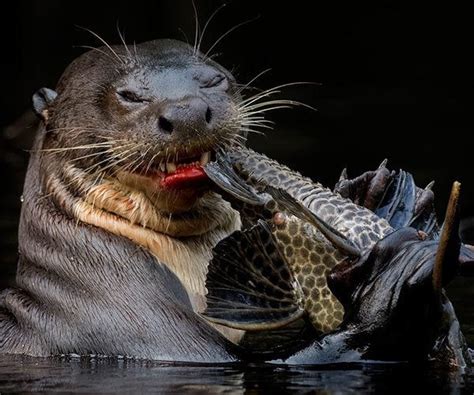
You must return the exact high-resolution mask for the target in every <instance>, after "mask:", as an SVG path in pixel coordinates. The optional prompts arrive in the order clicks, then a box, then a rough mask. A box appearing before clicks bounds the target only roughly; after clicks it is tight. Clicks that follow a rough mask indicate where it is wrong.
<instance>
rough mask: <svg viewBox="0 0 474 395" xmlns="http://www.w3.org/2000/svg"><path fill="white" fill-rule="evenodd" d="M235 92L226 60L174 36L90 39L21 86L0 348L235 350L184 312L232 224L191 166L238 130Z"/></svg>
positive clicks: (217, 357)
mask: <svg viewBox="0 0 474 395" xmlns="http://www.w3.org/2000/svg"><path fill="white" fill-rule="evenodd" d="M238 97H239V94H238V90H237V88H236V86H235V81H234V78H233V77H232V75H231V74H230V73H229V72H228V71H227V70H225V69H224V68H223V67H221V66H220V65H218V64H217V63H215V62H214V61H212V60H210V59H208V58H206V57H204V56H203V55H201V54H200V53H198V52H196V51H195V50H194V49H193V48H192V47H191V46H189V45H187V44H185V43H182V42H179V41H173V40H156V41H151V42H146V43H143V44H140V45H137V46H136V47H135V48H133V49H130V50H129V49H128V48H127V47H125V46H120V47H119V46H117V47H113V48H112V47H104V48H99V49H97V50H92V51H89V52H87V53H85V54H83V55H82V56H80V57H79V58H77V59H76V60H75V61H73V62H72V64H71V65H70V66H69V67H68V68H67V69H66V70H65V72H64V74H63V75H62V77H61V79H60V81H59V83H58V85H57V88H56V91H53V90H50V89H46V88H43V89H41V90H40V91H38V92H37V93H36V94H35V95H34V97H33V106H34V110H35V111H36V113H37V114H38V115H39V116H40V118H41V121H42V122H41V125H40V127H39V130H38V132H37V138H36V142H35V144H34V147H33V153H32V156H31V159H30V163H29V167H28V172H27V176H26V182H25V186H24V193H23V199H24V200H23V207H22V213H21V220H20V230H19V256H20V257H19V262H18V272H17V278H16V282H17V285H18V288H16V289H9V290H6V291H4V292H3V293H2V294H1V297H0V350H1V351H2V352H7V353H25V354H30V355H38V356H44V355H51V354H60V353H71V352H75V353H79V354H84V353H91V352H94V353H101V354H107V355H117V354H123V355H129V356H136V357H144V358H153V359H162V360H181V361H187V360H192V361H229V360H233V359H234V356H233V352H232V344H231V343H230V342H229V341H227V340H226V339H225V338H224V337H223V336H221V335H220V334H219V333H218V332H216V331H215V330H214V329H213V328H212V327H210V326H209V325H208V324H207V323H205V322H204V321H203V320H202V319H201V318H199V317H198V316H197V315H196V314H195V313H196V312H198V311H200V310H202V309H203V308H204V307H205V306H204V304H203V303H204V298H203V297H204V281H205V273H206V265H207V262H208V261H209V259H210V251H211V247H212V246H214V245H215V244H216V243H217V241H219V240H220V239H222V238H223V237H225V236H226V235H228V234H229V233H231V232H232V231H233V230H235V229H237V228H238V227H239V226H240V220H239V216H238V214H237V213H236V212H235V211H233V210H232V209H231V208H230V206H229V205H228V204H227V203H226V202H224V201H223V200H222V198H221V197H220V196H218V195H217V194H214V193H211V192H209V190H208V189H209V188H208V186H207V185H206V176H205V174H204V172H203V171H202V167H201V165H203V164H205V163H207V162H208V161H209V160H210V158H211V155H212V153H213V152H214V151H215V150H216V149H217V148H218V147H221V148H222V147H225V146H226V145H229V144H232V143H233V142H234V141H237V140H238V139H239V136H240V135H239V133H240V123H239V122H241V121H240V118H239V116H238V115H239V112H238ZM226 334H227V337H231V338H234V339H237V338H238V337H239V333H238V332H237V331H234V332H233V333H230V332H228V331H227V332H226Z"/></svg>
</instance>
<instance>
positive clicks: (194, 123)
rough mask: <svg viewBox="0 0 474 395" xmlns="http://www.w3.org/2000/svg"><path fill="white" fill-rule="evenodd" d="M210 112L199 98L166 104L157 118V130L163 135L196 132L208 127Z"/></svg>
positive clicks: (210, 117)
mask: <svg viewBox="0 0 474 395" xmlns="http://www.w3.org/2000/svg"><path fill="white" fill-rule="evenodd" d="M211 121H212V111H211V109H210V108H209V106H208V105H207V103H206V102H205V101H204V100H202V99H201V98H199V97H192V98H188V99H186V100H180V101H179V102H174V103H169V104H167V105H166V106H165V107H164V108H163V110H162V111H161V113H160V115H159V116H158V129H159V131H160V132H162V133H164V134H171V133H174V132H178V133H179V132H181V133H182V132H193V131H194V132H196V131H199V130H203V129H206V128H208V127H209V124H210V123H211Z"/></svg>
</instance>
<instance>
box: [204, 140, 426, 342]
mask: <svg viewBox="0 0 474 395" xmlns="http://www.w3.org/2000/svg"><path fill="white" fill-rule="evenodd" d="M205 171H206V173H207V175H208V176H209V178H210V179H211V180H212V181H214V182H215V183H216V185H217V186H218V187H219V188H220V190H221V192H223V194H224V195H227V197H228V198H229V200H230V201H231V203H232V205H233V207H234V208H236V209H237V210H238V211H239V212H240V215H241V218H242V223H243V228H242V229H241V230H239V231H236V232H234V233H233V234H232V235H230V236H229V237H228V238H226V239H224V240H222V241H221V242H220V243H219V244H218V245H217V246H216V247H215V248H214V251H213V259H212V260H211V262H210V265H209V272H208V276H207V280H206V287H207V290H208V294H207V309H206V311H205V312H204V316H205V317H206V318H207V319H209V320H211V321H214V322H218V323H220V324H223V325H227V326H231V327H234V328H239V329H245V330H268V329H274V328H278V327H281V326H285V325H288V324H289V323H290V322H292V321H294V320H296V319H298V318H300V317H302V316H303V315H306V317H307V318H308V320H309V322H310V323H311V324H312V326H313V327H314V328H315V329H316V331H317V332H319V333H321V334H325V333H328V332H331V331H334V330H335V329H337V328H338V327H339V325H340V324H341V323H342V322H343V319H344V314H345V309H344V307H343V305H342V304H341V302H340V300H338V298H337V297H336V296H335V295H334V293H333V292H332V290H331V288H330V286H329V284H328V277H329V274H330V273H331V272H332V271H333V270H334V269H335V268H336V267H337V266H338V265H339V264H341V263H342V262H345V261H347V262H349V263H351V262H355V261H357V260H358V259H359V258H360V257H362V256H363V255H367V254H368V253H370V251H371V250H372V248H373V247H374V245H375V244H376V243H377V242H378V241H380V240H381V239H383V238H384V237H386V236H387V235H389V234H391V233H393V232H394V231H395V230H396V228H400V227H402V226H407V225H409V224H412V223H413V221H414V220H415V219H416V220H417V221H418V222H419V223H420V224H421V225H423V226H424V227H425V228H427V227H429V228H430V229H432V230H433V229H434V225H433V221H435V218H434V220H433V216H432V215H431V214H432V210H431V207H430V202H425V204H424V205H420V204H419V203H420V200H421V198H422V197H423V198H425V197H426V196H425V195H424V194H423V193H422V192H423V190H421V189H420V188H417V187H416V186H415V184H414V181H413V178H412V176H411V175H410V174H408V173H406V172H403V171H400V172H399V173H398V174H397V175H394V174H390V172H388V170H387V169H386V168H385V167H384V166H383V167H381V168H379V171H378V172H376V175H375V176H374V179H375V180H376V181H377V176H384V177H385V176H387V175H390V177H385V178H386V180H385V181H388V180H389V178H390V181H391V183H389V182H385V183H384V184H383V185H382V187H381V188H380V185H378V184H377V185H376V186H378V187H379V188H378V189H379V190H380V191H381V192H383V194H382V196H381V198H380V203H379V205H378V207H376V210H374V211H376V212H377V210H378V212H380V213H383V216H384V218H382V217H379V216H378V215H377V214H376V213H375V212H374V211H372V210H370V209H368V208H366V207H362V206H360V205H358V204H355V203H354V202H353V201H352V200H350V199H348V198H347V197H344V196H341V194H339V193H338V192H337V191H331V190H330V189H329V188H325V187H323V186H322V185H321V184H319V183H315V182H313V181H312V180H311V179H309V178H306V177H303V176H302V175H301V174H299V173H297V172H294V171H292V170H290V169H289V168H288V167H286V166H284V165H282V164H280V163H278V162H276V161H274V160H272V159H269V158H268V157H266V156H265V155H263V154H259V153H256V152H255V151H252V150H250V149H245V148H243V149H239V150H238V151H232V152H228V153H226V156H225V157H221V159H220V160H219V159H218V161H217V162H214V163H210V164H209V165H208V166H206V168H205ZM349 186H352V185H349ZM356 186H357V184H356ZM390 188H391V189H390ZM342 189H343V188H342ZM349 189H351V188H349ZM380 191H379V192H380ZM425 200H426V199H425ZM417 204H418V205H417ZM420 207H421V208H420ZM425 208H428V209H427V210H425ZM425 211H426V212H429V214H430V215H429V216H428V217H426V216H425ZM425 217H426V218H425ZM282 218H283V219H282ZM386 218H387V219H386ZM427 218H428V219H427ZM276 219H278V220H276ZM389 220H391V221H392V222H393V224H394V225H395V226H392V225H391V223H392V222H389ZM421 225H420V226H421Z"/></svg>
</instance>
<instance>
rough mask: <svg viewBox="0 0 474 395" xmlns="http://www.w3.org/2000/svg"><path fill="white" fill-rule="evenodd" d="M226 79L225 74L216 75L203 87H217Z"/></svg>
mask: <svg viewBox="0 0 474 395" xmlns="http://www.w3.org/2000/svg"><path fill="white" fill-rule="evenodd" d="M224 81H225V76H224V75H222V74H218V75H216V76H215V77H214V78H212V79H210V80H209V81H207V82H206V84H204V86H203V88H215V87H216V86H219V85H221V84H222V83H223V82H224Z"/></svg>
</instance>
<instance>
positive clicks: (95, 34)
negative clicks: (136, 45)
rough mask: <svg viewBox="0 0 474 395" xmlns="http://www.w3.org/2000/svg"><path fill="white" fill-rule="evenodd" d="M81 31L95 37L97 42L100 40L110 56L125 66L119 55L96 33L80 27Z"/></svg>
mask: <svg viewBox="0 0 474 395" xmlns="http://www.w3.org/2000/svg"><path fill="white" fill-rule="evenodd" d="M81 29H83V30H85V31H86V32H89V33H90V34H92V35H93V36H94V37H96V38H97V39H98V40H100V41H101V42H102V43H103V44H104V45H105V46H106V47H107V48H108V49H109V50H110V52H112V54H113V55H114V56H115V57H116V58H117V60H118V61H119V62H120V63H121V64H122V65H124V66H126V63H125V62H124V60H123V59H122V58H121V57H120V56H119V54H118V53H117V52H116V51H114V49H113V48H112V47H111V46H110V45H109V43H108V42H107V41H105V40H104V39H103V38H102V37H100V36H99V35H98V34H97V33H95V32H93V31H92V30H90V29H88V28H86V27H81Z"/></svg>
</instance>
